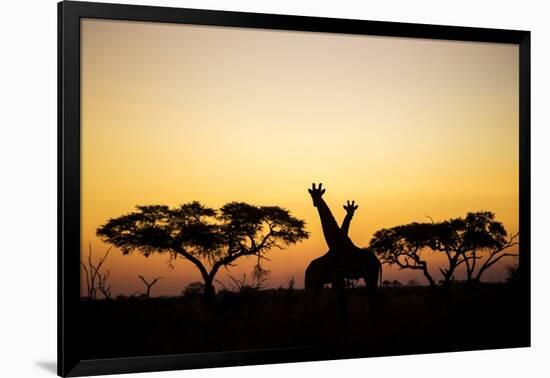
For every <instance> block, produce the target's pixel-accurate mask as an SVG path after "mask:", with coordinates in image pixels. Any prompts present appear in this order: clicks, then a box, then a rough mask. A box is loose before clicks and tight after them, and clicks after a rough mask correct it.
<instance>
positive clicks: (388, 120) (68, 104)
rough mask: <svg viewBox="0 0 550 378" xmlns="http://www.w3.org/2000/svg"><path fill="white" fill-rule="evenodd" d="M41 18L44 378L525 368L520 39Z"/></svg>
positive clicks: (466, 31)
mask: <svg viewBox="0 0 550 378" xmlns="http://www.w3.org/2000/svg"><path fill="white" fill-rule="evenodd" d="M58 10H59V14H58V15H59V75H58V76H59V168H58V172H59V190H58V193H59V226H58V232H59V260H58V261H59V296H58V298H59V299H58V302H59V316H58V317H59V324H58V334H59V340H58V341H59V342H58V359H59V361H58V373H59V375H61V376H80V375H95V374H106V373H126V372H138V371H155V370H169V369H193V368H201V367H217V366H234V365H244V364H265V363H277V362H292V361H312V360H324V359H341V358H357V357H370V356H393V355H403V354H420V353H437V352H451V351H464V350H479V349H497V348H514V347H528V346H529V345H530V312H529V311H530V310H529V307H530V253H531V251H530V225H529V216H530V194H529V193H530V183H529V180H530V160H529V159H530V158H529V153H530V142H529V139H530V131H529V130H530V71H529V70H530V60H529V59H530V34H529V32H527V31H513V30H496V29H482V28H466V27H457V26H435V25H420V24H403V23H393V22H379V21H360V20H343V19H332V18H314V17H301V16H283V15H268V14H253V13H239V12H225V11H223V12H222V11H211V10H208V11H207V10H195V9H175V8H164V7H148V6H133V5H120V4H117V5H115V4H103V3H85V2H66V1H64V2H61V3H59V4H58Z"/></svg>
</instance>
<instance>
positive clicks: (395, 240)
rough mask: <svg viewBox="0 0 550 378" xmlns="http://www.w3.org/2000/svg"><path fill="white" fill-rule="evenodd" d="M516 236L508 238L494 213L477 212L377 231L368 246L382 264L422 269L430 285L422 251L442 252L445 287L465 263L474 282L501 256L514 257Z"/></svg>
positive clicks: (432, 281) (468, 280) (443, 283)
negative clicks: (444, 257) (439, 220)
mask: <svg viewBox="0 0 550 378" xmlns="http://www.w3.org/2000/svg"><path fill="white" fill-rule="evenodd" d="M518 235H519V234H514V235H512V236H510V237H508V234H507V232H506V230H505V228H504V226H503V224H502V223H500V222H498V221H496V220H495V214H494V213H492V212H489V211H479V212H470V213H468V214H467V215H466V217H464V218H452V219H449V220H445V221H442V222H434V221H433V220H432V221H431V223H416V222H415V223H411V224H407V225H402V226H396V227H392V228H389V229H382V230H379V231H377V232H376V233H375V234H374V237H373V238H372V240H371V242H370V245H369V248H370V249H371V250H373V251H375V252H376V253H377V254H378V255H379V256H380V258H381V260H382V262H383V263H385V264H389V265H394V264H395V265H397V266H399V267H400V268H401V269H416V270H421V271H422V272H423V274H424V276H425V277H426V279H427V280H428V282H429V284H430V286H431V287H435V286H436V283H435V280H434V279H433V277H432V275H431V274H430V272H429V270H428V263H427V261H426V260H425V259H424V258H423V252H424V251H426V250H431V251H432V252H440V253H444V254H445V256H446V257H447V263H448V265H447V267H443V268H440V269H439V271H440V273H441V274H442V276H443V279H442V280H441V285H442V286H445V287H448V286H450V285H451V283H452V282H453V280H454V273H455V272H456V269H457V268H458V267H459V266H460V265H461V264H465V267H466V269H465V271H466V279H467V282H468V283H469V284H475V283H477V282H479V281H480V280H481V277H482V276H483V274H484V273H485V272H486V271H487V270H488V269H489V268H490V267H491V266H493V265H494V264H496V263H497V262H498V261H500V260H501V259H502V258H505V257H512V256H517V253H510V252H509V249H510V248H511V247H513V246H516V245H517V244H518V243H517V241H516V240H517V237H518ZM478 261H479V264H478ZM476 268H477V270H476ZM476 272H477V273H476Z"/></svg>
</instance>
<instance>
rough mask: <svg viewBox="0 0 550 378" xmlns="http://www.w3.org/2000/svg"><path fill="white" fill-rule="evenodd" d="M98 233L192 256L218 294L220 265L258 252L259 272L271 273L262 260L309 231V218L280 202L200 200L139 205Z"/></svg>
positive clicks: (129, 246)
mask: <svg viewBox="0 0 550 378" xmlns="http://www.w3.org/2000/svg"><path fill="white" fill-rule="evenodd" d="M96 233H97V235H98V236H99V237H100V238H101V239H102V240H103V241H104V242H106V243H109V244H111V245H114V246H116V247H118V248H120V249H121V250H122V251H123V253H124V254H129V253H131V252H133V251H139V252H140V253H142V254H143V255H144V256H149V255H150V254H152V253H166V254H169V255H170V262H171V261H172V260H173V259H176V258H177V257H182V258H184V259H187V260H188V261H190V262H191V263H192V264H193V265H194V266H195V267H196V268H197V269H198V270H199V272H200V273H201V276H202V279H203V281H204V293H205V295H206V296H211V295H212V294H214V286H213V282H214V278H215V276H216V274H217V273H218V271H219V269H220V268H222V267H227V266H230V265H232V264H233V263H234V262H235V261H236V260H237V259H239V258H241V257H243V256H256V257H257V259H258V260H257V264H256V268H255V272H256V274H258V275H262V274H264V275H265V274H266V272H265V271H264V270H263V269H262V268H261V264H260V263H261V261H262V259H264V258H266V257H265V254H266V253H267V252H268V251H269V250H271V249H273V248H280V249H282V248H285V247H286V246H288V245H292V244H295V243H297V242H299V241H301V240H303V239H306V238H307V237H308V233H307V232H306V231H305V223H304V221H302V220H299V219H297V218H295V217H293V216H292V215H291V214H290V212H289V211H288V210H286V209H283V208H280V207H277V206H253V205H249V204H247V203H242V202H231V203H228V204H226V205H224V206H222V207H221V208H220V209H219V210H216V209H213V208H210V207H206V206H203V205H202V204H200V203H199V202H196V201H195V202H191V203H186V204H183V205H181V206H179V207H175V208H170V207H168V206H165V205H152V206H137V211H135V212H132V213H129V214H126V215H122V216H120V217H118V218H112V219H109V220H108V221H107V223H105V224H104V225H102V226H100V227H99V228H98V229H97V232H96Z"/></svg>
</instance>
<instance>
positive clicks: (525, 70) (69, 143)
mask: <svg viewBox="0 0 550 378" xmlns="http://www.w3.org/2000/svg"><path fill="white" fill-rule="evenodd" d="M82 18H95V19H111V20H134V21H150V22H162V23H179V24H195V25H216V26H231V27H239V28H260V29H277V30H293V31H304V32H325V33H345V34H359V35H376V36H393V37H408V38H429V39H444V40H458V41H476V42H494V43H511V44H517V45H518V46H519V82H520V86H519V99H520V101H519V124H520V132H519V153H520V160H519V161H520V167H519V173H520V178H519V179H520V195H519V214H520V223H519V225H520V226H519V227H520V233H521V240H520V264H519V266H520V277H521V280H520V282H521V283H522V287H521V290H522V291H523V295H522V298H524V300H525V303H523V304H522V305H523V306H525V312H524V313H525V319H521V320H520V321H518V322H517V324H518V325H517V326H518V327H525V330H524V332H523V334H525V339H524V340H523V342H522V346H524V347H527V346H530V310H529V309H530V250H531V239H530V103H531V99H530V32H529V31H517V30H498V29H486V28H470V27H458V26H439V25H424V24H409V23H395V22H380V21H362V20H350V19H335V18H318V17H303V16H287V15H274V14H257V13H241V12H227V11H213V10H197V9H179V8H168V7H154V6H135V5H121V4H106V3H88V2H71V1H63V2H60V3H58V374H59V375H60V376H82V375H96V374H107V373H111V374H112V373H130V372H146V371H161V370H175V369H194V368H205V367H221V366H236V365H252V364H267V363H280V362H296V361H315V360H327V359H343V358H358V357H370V356H376V355H380V356H382V355H388V354H387V353H385V352H384V351H380V353H372V352H371V351H358V350H345V349H341V348H330V347H326V348H325V347H323V348H320V347H319V348H317V347H316V348H291V349H277V350H250V351H233V352H223V353H201V354H189V355H162V356H147V357H135V358H119V359H106V360H82V359H81V357H80V354H79V343H80V342H81V340H80V338H79V330H78V328H79V322H78V303H79V297H80V292H79V290H80V289H79V285H80V279H79V271H80V270H79V264H80V260H79V255H78V254H75V253H73V252H71V251H75V250H79V249H80V20H81V19H82ZM69 252H70V253H69ZM446 351H448V350H446ZM433 352H438V350H435V349H433V348H431V347H430V346H428V345H427V346H419V350H418V353H433ZM392 354H400V353H399V350H398V349H395V350H393V353H392Z"/></svg>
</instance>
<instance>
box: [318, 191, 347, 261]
mask: <svg viewBox="0 0 550 378" xmlns="http://www.w3.org/2000/svg"><path fill="white" fill-rule="evenodd" d="M315 205H316V207H317V211H318V212H319V218H320V219H321V226H322V228H323V235H324V236H325V241H326V242H327V245H328V247H329V249H331V250H333V251H339V250H341V249H342V248H343V246H344V245H345V239H347V238H346V237H345V235H344V234H343V233H342V230H340V228H339V227H338V224H337V223H336V219H334V216H333V215H332V212H331V211H330V208H329V207H328V205H327V204H326V202H325V200H323V199H322V198H320V199H319V200H318V201H317V202H316V204H315Z"/></svg>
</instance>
